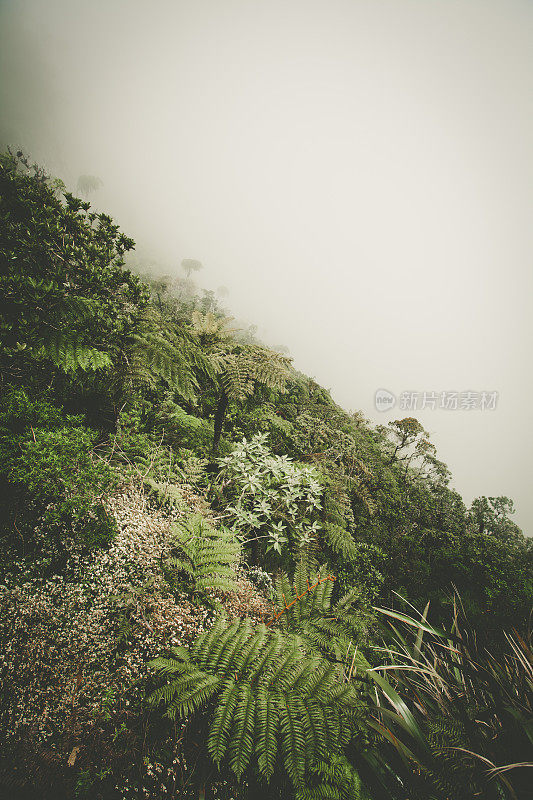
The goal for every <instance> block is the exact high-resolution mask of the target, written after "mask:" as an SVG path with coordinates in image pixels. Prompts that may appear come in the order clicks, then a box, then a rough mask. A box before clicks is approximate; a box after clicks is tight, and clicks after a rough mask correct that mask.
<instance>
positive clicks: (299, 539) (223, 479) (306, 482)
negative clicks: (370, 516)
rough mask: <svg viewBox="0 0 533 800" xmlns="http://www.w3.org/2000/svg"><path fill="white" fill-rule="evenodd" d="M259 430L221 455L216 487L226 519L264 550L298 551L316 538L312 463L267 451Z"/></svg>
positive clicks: (317, 502)
mask: <svg viewBox="0 0 533 800" xmlns="http://www.w3.org/2000/svg"><path fill="white" fill-rule="evenodd" d="M266 441H267V436H266V434H261V433H258V434H256V435H255V436H254V437H253V438H252V439H251V440H250V441H247V440H246V439H243V440H242V442H241V443H240V444H239V445H237V447H236V448H235V449H234V450H233V451H232V452H231V453H230V454H229V455H227V456H225V457H224V458H221V459H220V462H219V463H220V465H221V471H220V474H219V477H218V487H219V490H220V492H221V499H222V501H223V502H224V504H225V518H226V520H227V521H229V523H230V524H231V525H233V526H234V527H235V528H236V529H237V530H238V531H239V532H240V533H241V534H242V537H243V539H244V540H245V541H248V542H261V543H263V544H264V546H265V549H266V551H267V552H274V553H277V554H279V555H286V554H287V551H289V550H290V552H293V553H294V552H298V551H299V550H301V549H302V548H305V547H307V546H308V545H310V544H311V543H312V542H313V541H314V540H315V539H316V537H317V533H318V530H319V528H320V524H319V522H318V520H317V518H316V517H317V512H318V511H319V510H320V508H321V495H322V486H321V484H320V482H319V480H318V475H317V473H316V471H315V470H314V469H313V467H306V466H303V465H301V464H298V463H297V462H294V461H292V460H291V459H290V458H288V457H287V456H275V455H272V453H271V452H270V450H269V449H268V447H267V446H266Z"/></svg>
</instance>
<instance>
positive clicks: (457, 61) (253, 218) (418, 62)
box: [0, 0, 533, 535]
mask: <svg viewBox="0 0 533 800" xmlns="http://www.w3.org/2000/svg"><path fill="white" fill-rule="evenodd" d="M532 45H533V2H531V0H528V1H527V2H526V1H525V0H349V2H348V1H347V0H248V1H247V2H245V0H187V1H185V0H172V2H169V1H167V0H151V1H150V2H148V0H146V1H143V0H124V1H123V0H91V2H90V3H87V2H79V1H78V0H46V2H43V0H17V1H16V2H15V0H0V109H1V119H0V141H1V143H2V144H4V145H5V144H11V145H13V146H15V147H17V148H18V147H22V148H24V149H25V150H26V151H27V152H29V153H31V155H32V156H33V158H35V159H36V160H38V161H39V163H41V164H44V165H46V166H47V168H48V169H49V170H50V171H51V172H52V173H53V174H55V175H59V176H60V177H62V178H63V179H64V180H65V182H66V183H67V185H69V186H75V184H76V182H77V179H78V177H79V176H80V175H81V174H90V175H96V176H98V177H99V178H100V179H101V180H102V182H103V186H102V187H101V189H99V190H98V192H95V194H94V196H93V198H92V199H94V202H95V204H96V205H97V206H98V207H100V208H102V209H104V210H106V211H107V212H109V213H110V214H111V215H112V216H113V217H114V218H115V219H116V220H117V222H118V223H119V224H120V225H121V227H122V228H123V229H124V230H125V232H126V233H127V234H128V235H130V236H132V237H133V238H134V239H136V241H137V242H138V243H139V247H140V249H141V251H142V252H143V253H144V254H148V255H149V257H150V258H152V259H153V261H154V263H158V264H161V265H164V271H165V272H170V273H174V274H178V273H179V271H180V266H179V265H180V263H181V260H182V259H183V258H194V259H198V260H200V261H201V262H202V264H203V265H204V269H203V271H202V273H200V275H201V278H200V280H201V283H202V284H203V285H204V286H205V287H208V288H216V287H217V286H219V285H225V286H226V287H227V288H228V290H229V296H228V298H227V300H225V303H226V305H227V306H229V307H230V308H231V310H232V313H233V314H234V315H235V316H236V317H237V318H239V319H245V320H247V321H248V322H250V323H254V324H256V325H257V326H258V328H259V335H260V336H261V338H263V339H264V340H265V341H267V342H269V343H270V344H272V345H278V344H283V345H285V346H287V347H288V348H289V350H290V354H291V355H292V357H293V358H294V364H295V366H296V367H297V368H298V369H300V370H301V371H303V372H305V373H307V374H309V375H312V376H313V377H315V378H316V380H318V381H319V382H320V383H321V384H323V385H325V386H326V387H327V388H329V389H330V390H331V392H332V395H333V397H334V399H335V400H336V401H337V402H338V403H339V404H341V405H342V406H344V407H345V408H346V409H348V410H360V411H362V412H363V413H364V414H365V416H366V417H367V418H368V419H369V420H371V421H372V422H375V423H379V424H385V423H387V422H388V421H389V420H393V419H398V418H402V417H405V416H416V417H417V418H418V419H419V420H420V421H421V422H422V424H423V425H424V427H426V428H427V429H428V431H429V432H430V433H431V439H432V441H433V443H434V444H435V445H436V446H437V451H438V455H439V457H440V458H441V459H442V460H444V461H445V462H446V463H447V464H448V466H449V468H450V469H451V471H452V473H453V476H454V479H453V484H452V485H453V486H454V487H455V488H456V489H457V490H458V491H459V492H460V493H461V494H462V495H463V497H464V498H465V501H466V502H467V503H470V502H471V500H472V499H473V498H474V497H476V496H479V495H481V494H484V495H487V496H491V495H507V496H509V497H511V498H513V499H514V500H515V504H516V509H517V511H516V515H515V521H516V522H517V523H518V524H519V525H521V526H522V527H523V529H524V532H525V533H526V534H528V535H531V534H533V491H532V490H531V486H530V475H531V467H530V459H531V454H532V451H533V432H532V425H531V421H530V417H531V403H532V399H533V383H532V378H531V369H530V362H531V359H530V349H531V346H532V344H533V341H532V340H533V321H532V314H531V303H532V297H533V292H532V290H533V285H532V284H533V269H532V267H533V263H532V262H533V225H532V224H531V220H532V212H533V150H532V142H533V46H532ZM379 389H385V390H388V391H390V392H392V393H393V394H394V395H395V397H396V400H397V402H396V405H395V406H394V407H393V408H392V409H389V410H387V411H379V410H377V409H376V407H375V402H374V397H375V392H376V391H377V390H379ZM404 392H405V393H409V394H407V395H404V394H403V393H404ZM424 392H426V393H427V395H426V408H425V409H421V405H422V404H423V401H424V397H423V393H424ZM433 392H434V393H435V396H436V400H437V402H436V404H435V405H436V408H435V409H433V408H431V405H432V402H431V401H432V399H433V396H432V395H431V394H430V393H433ZM441 392H445V393H447V394H446V395H445V397H446V398H447V399H448V400H449V401H451V403H452V405H453V399H452V398H453V396H452V395H450V394H449V393H451V392H458V393H459V395H458V405H459V407H458V408H457V409H456V410H454V409H453V408H448V409H440V408H439V403H440V399H441V395H440V393H441ZM464 392H472V393H474V395H472V396H473V398H474V401H475V402H481V393H482V392H487V393H492V392H497V393H498V396H497V402H496V407H495V408H493V409H491V408H486V409H480V408H474V409H470V410H467V409H463V408H461V404H462V402H463V399H464V398H465V395H464V394H461V393H464ZM413 393H414V394H413ZM487 399H488V395H487ZM413 402H416V406H415V407H414V408H413V407H410V408H409V407H408V408H403V407H402V406H404V405H407V406H409V404H410V403H411V404H412V403H413ZM490 402H491V401H490V400H489V405H490Z"/></svg>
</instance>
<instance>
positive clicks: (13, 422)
mask: <svg viewBox="0 0 533 800" xmlns="http://www.w3.org/2000/svg"><path fill="white" fill-rule="evenodd" d="M0 217H1V228H0V255H1V259H2V271H1V275H0V286H1V289H2V296H3V306H2V313H1V316H0V338H1V355H0V361H1V363H0V375H1V378H0V381H1V383H0V391H1V407H0V484H1V491H2V496H3V498H4V501H3V503H2V509H1V512H0V513H1V518H0V537H1V539H2V561H1V569H2V578H1V583H2V585H1V586H0V593H1V594H2V615H1V616H2V619H1V621H0V639H1V643H0V644H1V650H2V655H1V657H0V676H1V684H2V689H1V700H2V710H1V719H0V726H1V731H2V752H1V756H0V784H1V787H2V791H3V792H4V795H5V796H6V797H19V798H30V797H31V798H36V797H40V798H62V797H64V798H71V797H80V798H83V797H87V798H93V797H95V798H96V797H100V798H104V800H114V799H115V798H117V799H118V798H127V797H148V798H162V797H169V798H172V797H174V798H176V797H180V798H186V797H191V798H193V797H198V798H205V797H217V798H225V799H226V800H230V798H245V797H255V798H262V797H265V798H283V799H285V798H291V797H295V798H302V800H303V799H304V798H309V800H311V799H312V798H317V799H318V798H324V800H325V799H326V798H347V799H348V798H350V799H351V800H355V798H366V799H367V800H378V799H380V798H393V799H394V800H415V798H420V800H430V799H431V800H433V799H434V800H445V799H446V798H453V800H463V798H464V800H470V799H471V798H472V799H473V798H477V797H484V798H494V799H495V800H496V799H497V798H498V799H500V798H501V799H502V800H507V798H509V800H510V799H511V798H517V799H519V800H523V799H524V798H527V797H531V794H530V789H529V787H530V785H531V783H532V782H533V772H532V771H531V767H532V766H533V764H532V763H531V762H533V758H532V749H533V716H532V711H533V661H532V653H531V649H530V641H531V640H530V636H529V621H530V612H531V607H532V599H533V576H532V553H533V550H532V548H531V545H530V541H529V540H528V539H526V538H525V537H524V536H523V534H522V532H521V531H520V530H519V528H518V527H517V526H516V525H515V524H514V523H513V522H512V520H511V515H512V512H513V507H512V502H511V501H510V500H509V499H508V498H506V497H480V498H478V499H476V500H475V501H474V503H473V504H472V506H471V507H470V508H466V507H465V504H464V503H463V501H462V499H461V497H460V496H459V495H458V493H457V492H456V491H454V490H453V489H451V488H450V486H449V481H450V474H449V471H448V469H447V468H446V466H445V465H444V464H443V463H442V462H441V461H439V460H438V458H437V456H436V452H435V448H434V446H433V445H432V444H431V443H430V442H429V440H428V434H427V432H426V431H425V430H424V429H423V427H422V426H421V425H420V423H419V422H418V421H417V420H416V419H414V418H407V419H400V420H397V421H395V422H391V423H390V424H389V425H387V426H379V427H375V426H372V425H370V424H369V423H368V421H366V420H365V419H364V418H363V417H362V416H361V415H360V414H357V413H355V414H348V413H346V412H345V411H343V410H342V409H341V408H339V407H338V406H337V405H336V404H335V403H334V402H333V400H332V399H331V397H330V395H329V393H328V392H327V391H326V390H325V389H323V388H322V387H321V386H319V385H318V384H317V383H316V382H315V381H314V380H312V379H310V378H308V377H306V376H305V375H302V374H300V373H299V372H297V371H296V370H295V369H294V368H293V367H292V365H291V361H290V359H289V358H288V357H287V356H286V355H284V354H283V353H281V352H278V351H276V350H273V349H270V348H268V347H266V346H265V345H264V344H262V343H261V342H259V341H257V340H256V338H255V336H254V332H253V330H250V329H246V330H242V329H239V328H238V325H237V324H236V323H234V322H232V320H231V319H230V318H229V316H228V313H227V312H226V311H225V309H224V308H223V307H222V306H221V299H222V295H223V292H220V293H219V295H217V294H215V293H214V292H208V291H203V292H201V291H199V290H198V289H197V288H196V286H195V284H194V282H193V281H192V279H191V273H192V272H193V271H195V270H197V269H198V268H199V267H200V265H199V264H198V262H195V261H192V260H190V259H189V260H185V261H184V262H183V268H184V274H183V277H173V278H170V277H166V276H163V275H155V274H154V273H153V271H152V272H151V271H150V264H144V265H139V262H137V263H135V262H134V261H133V260H131V262H130V269H128V268H127V265H126V262H125V259H127V258H128V253H129V251H131V250H132V249H133V247H134V243H133V241H132V240H131V239H129V238H128V237H126V236H124V235H123V234H122V233H121V231H120V230H119V228H118V226H117V225H115V223H114V222H113V220H112V219H111V218H110V217H109V216H107V215H106V214H102V213H97V212H95V211H93V210H92V209H91V206H90V204H89V203H88V202H84V201H82V200H79V199H77V198H76V197H74V196H73V195H72V194H70V193H69V192H67V191H66V190H65V187H64V186H63V185H62V184H61V182H60V181H53V180H51V179H49V178H48V176H47V175H46V174H45V173H44V172H43V171H42V170H41V169H39V168H38V167H33V166H32V165H31V164H30V163H29V162H28V161H27V160H26V159H25V158H24V157H23V156H22V154H17V156H13V155H12V154H11V153H7V154H4V155H3V156H2V157H1V161H0ZM134 266H135V271H136V272H137V273H140V272H142V271H144V272H146V273H147V274H146V275H145V276H144V277H140V275H139V274H134V272H133V271H132V269H133V267H134ZM417 609H418V610H417Z"/></svg>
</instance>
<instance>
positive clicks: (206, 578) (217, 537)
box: [165, 515, 240, 593]
mask: <svg viewBox="0 0 533 800" xmlns="http://www.w3.org/2000/svg"><path fill="white" fill-rule="evenodd" d="M173 531H174V543H175V546H174V550H173V553H172V554H171V555H170V556H168V558H167V559H166V561H165V572H166V575H167V579H168V580H169V581H170V582H171V583H173V584H176V585H182V586H184V587H185V588H186V589H188V590H189V591H191V592H193V593H205V592H209V590H211V589H220V590H222V591H231V590H232V589H234V588H235V580H234V579H235V569H236V566H237V564H238V562H239V558H240V543H239V542H238V540H237V539H236V538H235V535H234V534H233V533H232V532H231V531H228V530H226V529H225V528H222V529H220V530H219V529H216V528H213V527H211V525H209V524H208V522H207V521H206V520H205V519H204V518H203V517H201V516H200V515H195V516H192V517H190V518H189V519H188V520H187V521H186V522H179V523H177V524H175V525H174V527H173Z"/></svg>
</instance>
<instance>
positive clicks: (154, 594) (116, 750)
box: [0, 486, 271, 800]
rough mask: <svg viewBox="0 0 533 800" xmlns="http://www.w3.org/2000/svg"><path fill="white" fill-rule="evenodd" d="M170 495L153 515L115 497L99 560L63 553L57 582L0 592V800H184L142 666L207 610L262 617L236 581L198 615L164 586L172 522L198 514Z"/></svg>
mask: <svg viewBox="0 0 533 800" xmlns="http://www.w3.org/2000/svg"><path fill="white" fill-rule="evenodd" d="M180 491H181V493H182V497H183V502H179V503H174V504H171V505H170V507H165V508H163V509H162V508H159V507H156V506H154V505H153V503H151V502H148V501H147V500H146V498H145V495H144V493H143V492H142V491H140V490H139V489H136V488H134V487H132V486H130V487H128V488H124V489H123V490H122V491H121V492H120V493H119V494H117V495H115V496H114V497H112V498H110V499H109V500H108V501H107V510H108V512H109V514H110V515H111V516H112V517H113V520H114V521H115V523H116V528H117V535H116V537H115V539H114V540H113V542H112V543H111V545H110V546H109V548H108V549H107V550H99V551H93V553H92V554H90V555H89V556H86V557H82V556H81V555H80V554H79V553H78V554H77V553H73V554H72V555H71V558H70V561H69V564H68V565H67V568H66V569H65V571H64V573H62V574H60V575H54V576H51V577H50V578H48V579H33V580H26V581H25V582H24V583H20V582H17V579H16V578H15V577H14V576H11V577H8V578H7V579H5V581H4V584H3V585H1V586H0V608H1V612H0V687H1V688H0V701H1V710H0V736H1V739H2V741H3V747H2V749H1V750H0V794H1V792H2V789H3V788H4V787H6V786H7V787H9V789H8V795H9V797H16V794H15V791H16V789H17V787H19V788H20V787H23V788H24V790H25V791H26V792H28V791H30V796H31V797H35V798H43V799H44V798H46V800H48V798H50V800H52V798H53V800H59V798H65V800H66V798H68V799H69V800H70V798H73V797H80V798H83V797H85V798H94V797H97V796H99V795H100V796H101V797H102V798H105V800H108V798H109V800H111V799H112V800H115V798H116V800H120V799H121V798H124V800H125V799H126V798H130V797H131V798H138V797H139V796H141V797H145V798H152V800H160V798H162V797H169V798H176V797H180V798H181V797H182V796H184V795H183V793H182V788H181V787H180V786H179V781H178V778H177V774H178V772H180V771H182V770H183V769H185V762H184V758H185V756H184V754H183V753H182V752H181V751H180V744H179V742H180V734H179V731H178V730H175V729H174V728H173V726H172V725H171V724H170V723H169V722H168V721H165V720H164V719H163V718H162V716H161V715H160V714H157V713H154V712H153V711H152V712H151V713H150V714H148V712H147V710H146V707H145V704H144V700H145V696H146V686H147V681H149V679H150V673H149V670H148V667H147V662H148V661H150V660H151V659H153V658H154V657H155V656H157V655H159V654H160V653H161V652H162V651H164V650H165V649H166V648H168V647H177V646H180V645H183V646H187V645H188V644H190V643H191V642H192V641H193V639H194V638H195V637H196V636H197V635H198V634H200V633H202V632H204V631H205V630H207V629H208V628H209V627H210V626H211V624H212V620H213V610H212V606H213V603H214V604H217V603H218V604H219V605H222V606H223V607H224V609H225V610H226V613H227V614H228V615H229V616H230V617H234V618H236V617H241V616H250V617H251V618H252V619H253V620H255V621H256V622H259V621H264V620H265V619H268V618H270V615H271V608H270V604H269V603H268V602H267V601H266V599H265V598H264V597H262V596H261V595H260V594H259V593H258V592H257V590H256V589H255V587H254V586H253V585H252V584H251V583H250V581H249V580H247V579H246V577H245V575H244V573H243V572H242V571H238V572H237V574H236V579H235V582H234V590H233V591H231V592H229V593H228V592H226V593H222V592H220V591H217V590H212V592H211V595H212V596H211V598H210V599H211V601H213V602H212V603H211V604H210V606H209V607H207V606H203V605H195V604H193V603H191V601H190V598H189V597H187V596H186V595H185V594H183V593H180V592H178V591H176V590H172V589H171V587H170V586H169V585H168V584H167V583H166V581H165V580H164V578H163V574H162V570H161V564H162V563H163V561H164V558H165V556H166V555H167V554H168V552H169V551H170V548H171V547H172V546H173V544H174V532H173V530H172V526H173V523H175V522H176V521H179V520H180V519H183V518H185V517H187V516H189V515H190V513H191V511H196V512H198V511H199V510H200V509H204V508H205V500H203V499H202V498H201V497H200V496H198V495H196V494H195V493H194V492H192V491H191V490H190V489H188V488H187V487H183V489H180ZM211 522H212V523H213V524H214V523H215V519H214V518H213V517H211ZM20 574H21V573H20V571H19V572H18V575H19V576H20ZM13 764H17V769H16V770H15V771H13V768H12V766H13ZM48 785H49V786H50V789H49V790H48V789H46V788H45V787H46V786H48Z"/></svg>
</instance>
